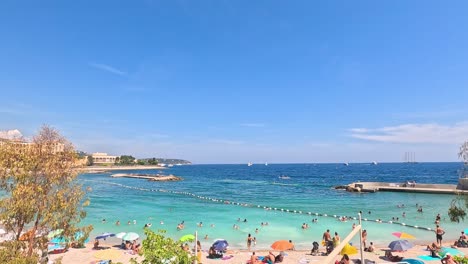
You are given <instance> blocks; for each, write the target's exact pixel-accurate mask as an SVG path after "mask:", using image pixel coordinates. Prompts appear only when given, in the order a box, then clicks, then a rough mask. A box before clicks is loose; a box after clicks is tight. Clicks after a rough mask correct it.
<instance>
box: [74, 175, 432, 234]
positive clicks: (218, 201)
mask: <svg viewBox="0 0 468 264" xmlns="http://www.w3.org/2000/svg"><path fill="white" fill-rule="evenodd" d="M83 181H89V182H99V183H103V184H109V185H115V186H119V187H122V188H127V189H133V190H140V191H146V192H161V193H172V194H178V195H186V196H192V197H196V198H198V199H201V200H208V201H212V202H216V203H223V204H230V205H239V206H245V207H257V208H263V209H264V210H275V211H281V212H287V213H298V214H303V212H302V211H299V210H289V209H283V208H276V207H275V208H272V207H268V206H262V205H254V204H249V203H239V202H230V201H229V200H222V199H216V198H211V197H206V196H200V195H196V194H194V193H189V192H178V191H170V190H165V189H148V188H141V187H134V186H128V185H124V184H121V183H115V182H107V181H99V180H83ZM304 214H305V213H304ZM307 215H315V216H324V217H333V218H341V216H338V215H336V214H335V215H327V214H321V213H312V212H307ZM349 219H353V220H357V217H350V218H349ZM362 220H363V221H373V222H377V223H384V224H396V225H401V226H405V227H410V228H415V229H421V230H425V231H434V230H433V229H432V228H430V227H422V226H417V225H408V224H405V223H403V222H394V221H382V220H380V219H367V218H362Z"/></svg>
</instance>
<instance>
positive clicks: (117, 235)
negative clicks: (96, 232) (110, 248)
mask: <svg viewBox="0 0 468 264" xmlns="http://www.w3.org/2000/svg"><path fill="white" fill-rule="evenodd" d="M126 234H127V233H125V232H120V233H117V234H115V237H116V238H120V239H121V238H123V237H124V236H125V235H126Z"/></svg>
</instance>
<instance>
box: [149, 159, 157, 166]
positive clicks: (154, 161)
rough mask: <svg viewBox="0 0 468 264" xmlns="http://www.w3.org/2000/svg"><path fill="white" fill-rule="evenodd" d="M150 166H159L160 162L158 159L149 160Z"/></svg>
mask: <svg viewBox="0 0 468 264" xmlns="http://www.w3.org/2000/svg"><path fill="white" fill-rule="evenodd" d="M148 164H150V165H158V161H157V160H156V158H152V159H148Z"/></svg>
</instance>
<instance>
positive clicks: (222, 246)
mask: <svg viewBox="0 0 468 264" xmlns="http://www.w3.org/2000/svg"><path fill="white" fill-rule="evenodd" d="M212 246H213V247H214V249H215V250H217V251H224V250H226V248H227V247H228V246H229V243H228V242H227V241H226V240H224V239H218V240H216V241H215V242H214V243H213V245H212Z"/></svg>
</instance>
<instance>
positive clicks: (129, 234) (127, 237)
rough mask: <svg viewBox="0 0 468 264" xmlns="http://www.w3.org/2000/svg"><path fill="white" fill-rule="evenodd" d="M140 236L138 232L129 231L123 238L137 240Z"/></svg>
mask: <svg viewBox="0 0 468 264" xmlns="http://www.w3.org/2000/svg"><path fill="white" fill-rule="evenodd" d="M139 237H140V236H139V235H138V234H137V233H133V232H129V233H127V234H125V235H124V236H123V237H122V239H123V240H129V241H130V240H135V239H138V238H139Z"/></svg>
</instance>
